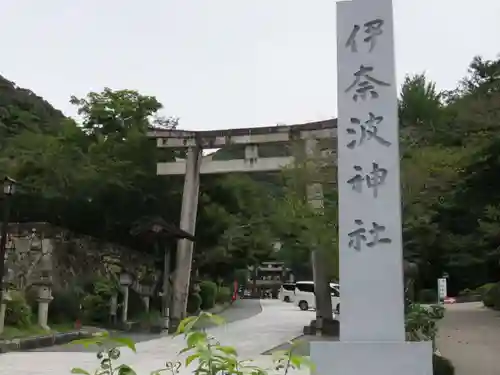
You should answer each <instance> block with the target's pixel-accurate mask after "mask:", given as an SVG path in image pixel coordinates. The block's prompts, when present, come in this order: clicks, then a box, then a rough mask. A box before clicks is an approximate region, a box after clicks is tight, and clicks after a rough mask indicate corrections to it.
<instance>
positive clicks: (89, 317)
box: [82, 294, 110, 323]
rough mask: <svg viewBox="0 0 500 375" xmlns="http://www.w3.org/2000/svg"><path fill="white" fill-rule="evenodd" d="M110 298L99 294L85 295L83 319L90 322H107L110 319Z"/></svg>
mask: <svg viewBox="0 0 500 375" xmlns="http://www.w3.org/2000/svg"><path fill="white" fill-rule="evenodd" d="M109 302H110V301H109V299H108V298H103V297H102V296H100V295H97V294H88V295H86V296H85V297H83V301H82V307H83V320H84V321H85V322H88V323H105V322H107V321H108V320H109Z"/></svg>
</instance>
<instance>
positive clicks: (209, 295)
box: [200, 280, 217, 310]
mask: <svg viewBox="0 0 500 375" xmlns="http://www.w3.org/2000/svg"><path fill="white" fill-rule="evenodd" d="M200 297H201V309H202V310H208V309H211V308H212V307H214V306H215V298H216V297H217V284H216V283H214V282H213V281H208V280H206V281H202V282H201V283H200Z"/></svg>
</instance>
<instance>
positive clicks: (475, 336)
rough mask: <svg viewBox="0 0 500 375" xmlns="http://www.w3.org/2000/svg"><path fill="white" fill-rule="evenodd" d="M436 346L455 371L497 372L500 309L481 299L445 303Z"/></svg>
mask: <svg viewBox="0 0 500 375" xmlns="http://www.w3.org/2000/svg"><path fill="white" fill-rule="evenodd" d="M438 349H439V351H440V352H441V354H442V355H443V356H445V357H446V358H448V359H450V360H451V361H452V362H453V364H454V366H455V370H456V373H455V375H500V312H498V311H492V310H489V309H486V308H484V307H483V306H482V303H460V304H456V305H448V307H447V312H446V315H445V318H444V319H443V320H442V322H441V324H440V331H439V339H438Z"/></svg>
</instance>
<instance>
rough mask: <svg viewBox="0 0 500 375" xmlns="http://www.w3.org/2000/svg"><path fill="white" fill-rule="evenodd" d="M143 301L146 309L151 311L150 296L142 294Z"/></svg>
mask: <svg viewBox="0 0 500 375" xmlns="http://www.w3.org/2000/svg"><path fill="white" fill-rule="evenodd" d="M142 301H143V302H144V310H145V311H146V312H147V313H148V312H149V296H142Z"/></svg>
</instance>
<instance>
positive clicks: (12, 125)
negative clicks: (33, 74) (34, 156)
mask: <svg viewBox="0 0 500 375" xmlns="http://www.w3.org/2000/svg"><path fill="white" fill-rule="evenodd" d="M65 120H66V117H65V116H64V114H63V113H62V112H61V111H59V110H57V109H55V108H54V107H53V106H52V105H51V104H50V103H49V102H47V101H46V100H44V99H43V98H42V97H40V96H38V95H36V94H35V93H33V92H32V91H31V90H28V89H24V88H20V87H18V86H17V85H16V84H15V83H14V82H11V81H9V80H7V79H6V78H4V77H2V76H0V141H4V140H5V139H6V138H9V137H11V136H14V135H17V134H19V133H21V132H22V131H23V130H31V131H34V132H42V133H57V132H58V131H59V130H60V129H61V127H62V126H63V122H64V121H65Z"/></svg>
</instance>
